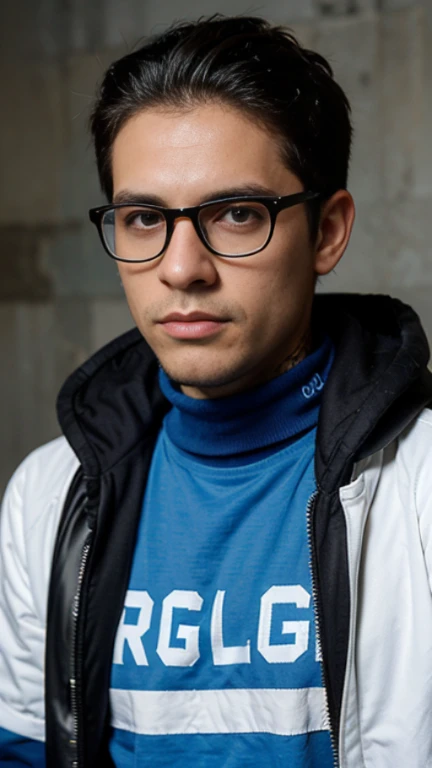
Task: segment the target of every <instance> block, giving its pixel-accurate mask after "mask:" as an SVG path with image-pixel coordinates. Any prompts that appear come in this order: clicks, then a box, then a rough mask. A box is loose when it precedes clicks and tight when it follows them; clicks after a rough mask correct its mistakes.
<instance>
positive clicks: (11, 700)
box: [0, 459, 45, 765]
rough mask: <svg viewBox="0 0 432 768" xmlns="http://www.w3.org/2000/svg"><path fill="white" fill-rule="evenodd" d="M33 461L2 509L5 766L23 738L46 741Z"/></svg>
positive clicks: (0, 695)
mask: <svg viewBox="0 0 432 768" xmlns="http://www.w3.org/2000/svg"><path fill="white" fill-rule="evenodd" d="M28 461H29V460H28V459H27V460H26V461H25V462H23V464H22V465H21V466H20V467H19V468H18V470H17V471H16V473H15V475H14V476H13V477H12V480H11V481H10V483H9V485H8V488H7V489H6V493H5V497H4V500H3V504H2V507H1V513H0V628H1V630H0V728H1V729H2V738H1V739H0V764H3V762H2V758H3V755H4V754H8V751H9V752H10V751H11V750H15V751H16V750H18V751H19V750H21V751H22V750H23V749H24V750H27V749H30V747H24V742H23V740H22V739H21V747H19V742H20V739H19V737H25V739H28V740H33V741H37V742H43V741H44V674H43V668H44V644H45V629H44V625H43V617H42V616H41V612H40V610H38V609H37V607H36V603H35V599H34V591H33V585H32V583H31V577H30V576H29V569H28V549H29V544H30V542H31V540H32V531H31V530H25V525H24V512H23V510H24V503H23V495H24V493H25V486H26V475H27V470H28ZM42 559H43V558H41V560H42ZM42 570H43V569H42V568H41V571H42ZM7 732H9V736H6V735H5V734H7ZM10 734H12V736H13V735H15V745H14V746H13V738H12V736H11V735H10ZM25 739H24V741H25ZM2 750H3V752H2ZM17 754H18V752H17ZM4 761H5V762H6V758H4ZM15 764H16V763H13V765H15ZM17 764H18V765H20V763H17ZM23 764H24V765H27V764H28V763H23ZM36 765H39V763H36Z"/></svg>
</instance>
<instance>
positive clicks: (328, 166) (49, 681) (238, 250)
mask: <svg viewBox="0 0 432 768" xmlns="http://www.w3.org/2000/svg"><path fill="white" fill-rule="evenodd" d="M92 131H93V137H94V141H95V149H96V157H97V163H98V169H99V174H100V179H101V184H102V188H103V190H104V192H105V194H106V196H107V199H108V205H107V206H103V207H101V208H97V209H94V210H92V211H91V218H92V221H94V223H95V224H96V225H97V227H98V230H99V234H100V236H101V238H102V242H103V245H104V247H105V249H106V251H107V252H108V254H109V255H110V256H111V257H113V258H114V259H116V260H117V264H118V269H119V272H120V276H121V279H122V283H123V286H124V289H125V292H126V297H127V300H128V303H129V306H130V309H131V313H132V315H133V318H134V320H135V323H136V325H137V329H135V330H133V331H131V332H130V333H127V334H126V335H124V336H122V337H120V338H119V339H116V340H115V341H113V342H112V343H111V344H109V345H108V346H107V347H105V348H104V349H102V350H101V351H100V352H98V353H97V354H96V355H95V356H94V357H93V358H92V359H91V360H90V361H89V362H87V363H86V364H85V365H84V366H82V368H80V369H79V370H78V371H77V372H76V373H74V374H73V375H72V376H71V377H70V378H69V380H68V381H67V382H66V384H65V385H64V387H63V389H62V391H61V393H60V396H59V401H58V413H59V420H60V423H61V426H62V429H63V432H64V435H65V437H62V438H59V439H58V440H55V441H53V442H52V443H50V444H48V445H46V446H44V447H42V448H40V449H39V450H37V451H35V452H34V453H33V454H32V455H31V456H30V457H29V458H28V459H27V460H26V461H25V462H24V463H23V465H22V466H21V467H20V468H19V469H18V470H17V472H16V473H15V476H14V478H13V479H12V481H11V483H10V485H9V488H8V491H7V493H6V497H5V501H4V506H3V512H2V519H1V569H2V570H1V586H0V589H1V592H0V611H1V634H0V638H1V639H0V649H1V652H0V681H1V687H0V690H1V697H0V725H1V727H2V730H1V731H0V763H2V764H6V763H7V764H10V763H12V764H13V765H32V766H42V765H47V766H50V767H52V768H54V766H55V768H63V766H78V767H79V768H84V767H85V768H88V767H89V766H109V765H115V766H121V767H122V768H123V767H129V766H152V767H155V766H156V767H157V766H182V767H184V766H192V765H199V766H209V767H210V768H211V767H216V766H218V768H219V767H220V766H226V767H228V766H230V768H231V767H232V768H237V767H239V766H241V767H242V768H245V767H246V766H254V767H258V768H262V767H263V766H276V767H277V766H288V765H289V766H295V767H297V768H299V767H300V766H302V767H306V766H313V767H314V768H315V767H317V768H326V767H327V766H332V765H339V766H341V767H342V768H360V766H373V768H381V767H384V766H392V768H402V767H403V768H406V766H410V768H425V766H426V765H430V764H432V729H431V727H430V702H431V700H432V674H431V658H432V653H431V652H432V600H431V594H430V583H431V559H432V527H431V520H432V506H431V493H430V482H429V474H430V470H429V466H430V455H431V449H430V443H431V437H432V415H431V414H430V411H429V410H427V406H428V403H429V402H430V401H431V399H432V380H431V376H430V374H429V373H428V371H427V368H426V366H427V361H428V347H427V342H426V339H425V336H424V333H423V331H422V329H421V327H420V324H419V321H418V318H417V316H416V315H415V313H414V312H413V311H412V310H411V309H410V308H408V307H406V306H404V305H403V304H402V303H401V302H399V301H397V300H393V299H390V298H388V297H380V296H364V297H362V296H357V295H355V294H352V295H348V296H336V295H327V296H319V297H315V298H314V289H315V283H316V280H317V278H318V277H319V276H320V275H326V274H328V273H329V272H330V271H331V270H332V269H333V268H334V267H335V266H336V264H337V263H338V261H339V259H340V258H341V257H342V255H343V253H344V250H345V248H346V246H347V243H348V240H349V236H350V233H351V228H352V225H353V219H354V204H353V200H352V197H351V195H350V194H349V192H348V191H347V189H346V184H347V169H348V160H349V151H350V139H351V126H350V118H349V105H348V102H347V99H346V97H345V95H344V94H343V92H342V90H341V89H340V87H339V86H338V85H337V84H336V83H335V81H334V80H333V77H332V72H331V69H330V67H329V65H328V64H327V62H326V61H325V60H324V59H323V58H322V57H321V56H319V55H318V54H316V53H313V52H311V51H307V50H305V49H303V48H302V47H301V46H300V45H299V44H298V43H297V42H296V40H295V39H294V38H293V37H292V36H291V35H290V34H288V33H287V32H286V31H284V30H282V29H280V28H276V27H271V26H270V25H269V24H267V23H266V22H264V21H263V20H260V19H257V18H222V17H213V18H211V19H209V20H201V21H199V22H197V23H193V24H183V25H177V26H174V27H173V28H171V29H169V30H168V31H167V32H166V33H164V34H163V35H162V36H160V37H157V38H155V39H152V40H150V41H149V42H148V43H147V44H146V45H145V46H144V47H143V48H141V49H140V50H138V51H136V52H134V53H132V54H130V55H128V56H126V57H125V58H123V59H121V60H120V61H118V62H116V63H115V64H113V65H112V67H111V68H110V69H109V70H108V72H107V73H106V76H105V79H104V81H103V83H102V86H101V89H100V93H99V97H98V101H97V104H96V106H95V109H94V113H93V117H92ZM44 692H45V693H44ZM44 695H45V705H44Z"/></svg>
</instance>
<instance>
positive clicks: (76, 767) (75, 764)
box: [69, 533, 91, 768]
mask: <svg viewBox="0 0 432 768" xmlns="http://www.w3.org/2000/svg"><path fill="white" fill-rule="evenodd" d="M90 548H91V533H90V534H89V535H88V537H87V540H86V542H85V544H84V546H83V548H82V552H81V559H80V565H79V571H78V581H77V588H76V592H75V596H74V601H73V608H72V652H71V659H70V679H69V684H70V690H71V709H72V719H73V738H72V739H71V740H70V744H71V746H72V748H73V749H74V752H75V755H74V758H73V760H72V768H80V766H81V765H83V761H82V760H81V754H80V745H79V736H80V733H79V724H80V714H81V679H80V675H79V671H78V664H79V663H80V662H81V659H82V650H81V648H80V647H78V641H79V636H78V618H79V612H80V606H81V594H82V585H83V580H84V574H85V571H86V566H87V561H88V556H89V553H90Z"/></svg>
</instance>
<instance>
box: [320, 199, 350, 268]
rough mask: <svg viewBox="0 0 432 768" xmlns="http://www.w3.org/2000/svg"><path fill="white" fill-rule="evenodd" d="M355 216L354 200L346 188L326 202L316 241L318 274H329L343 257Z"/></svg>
mask: <svg viewBox="0 0 432 768" xmlns="http://www.w3.org/2000/svg"><path fill="white" fill-rule="evenodd" d="M354 218H355V206H354V200H353V199H352V196H351V195H350V193H349V192H348V191H347V190H346V189H339V190H338V191H337V192H335V194H334V195H332V197H330V198H329V200H327V201H326V202H325V203H324V205H323V207H322V210H321V216H320V225H319V229H318V235H317V239H316V243H315V258H314V266H315V272H316V274H317V275H327V274H328V273H329V272H331V271H332V269H334V268H335V266H336V265H337V263H338V261H339V260H340V259H341V258H342V256H343V254H344V251H345V249H346V247H347V245H348V242H349V239H350V236H351V230H352V228H353V224H354Z"/></svg>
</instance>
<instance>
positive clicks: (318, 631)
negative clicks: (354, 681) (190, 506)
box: [306, 491, 339, 768]
mask: <svg viewBox="0 0 432 768" xmlns="http://www.w3.org/2000/svg"><path fill="white" fill-rule="evenodd" d="M317 497H318V492H317V491H314V493H313V494H312V496H311V497H310V499H309V501H308V503H307V507H306V526H307V535H308V539H309V570H310V574H311V581H312V597H313V602H314V609H315V616H316V638H317V643H318V648H319V650H320V658H321V661H320V668H321V680H322V684H323V687H324V690H325V691H326V697H325V700H326V714H327V720H328V724H329V732H330V742H331V747H332V751H333V763H334V767H335V768H338V767H339V754H338V753H339V750H338V746H337V742H336V736H335V733H334V731H333V727H332V722H331V717H330V707H329V703H328V688H329V686H328V681H327V674H326V671H325V667H324V660H323V655H322V645H321V621H322V619H321V616H322V609H321V602H320V599H319V594H318V587H317V583H316V576H315V568H314V554H315V545H314V541H313V532H312V517H313V512H314V508H315V502H316V499H317Z"/></svg>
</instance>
